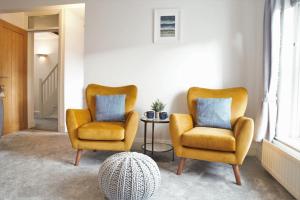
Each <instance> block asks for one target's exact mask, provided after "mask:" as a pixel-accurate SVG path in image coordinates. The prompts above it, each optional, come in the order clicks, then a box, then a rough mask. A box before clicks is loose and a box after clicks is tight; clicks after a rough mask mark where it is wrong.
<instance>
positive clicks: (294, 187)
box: [262, 141, 300, 200]
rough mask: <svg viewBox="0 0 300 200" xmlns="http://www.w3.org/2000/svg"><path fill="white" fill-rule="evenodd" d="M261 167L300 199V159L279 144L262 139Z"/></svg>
mask: <svg viewBox="0 0 300 200" xmlns="http://www.w3.org/2000/svg"><path fill="white" fill-rule="evenodd" d="M262 165H263V167H264V168H265V169H266V170H267V171H268V172H269V173H270V174H271V175H272V176H273V177H274V178H275V179H276V180H277V181H278V182H279V183H280V184H281V185H283V186H284V187H285V188H286V189H287V190H288V191H289V192H290V193H291V194H292V195H293V196H294V197H296V199H298V200H300V160H299V158H297V157H296V156H294V155H291V154H289V153H287V151H285V150H283V149H282V148H280V147H279V146H277V145H275V144H273V143H270V142H268V141H263V148H262Z"/></svg>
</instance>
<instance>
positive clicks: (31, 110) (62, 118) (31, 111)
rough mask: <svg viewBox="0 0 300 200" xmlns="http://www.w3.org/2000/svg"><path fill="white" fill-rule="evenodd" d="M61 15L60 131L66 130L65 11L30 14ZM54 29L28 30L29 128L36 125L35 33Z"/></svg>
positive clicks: (59, 30) (59, 69)
mask: <svg viewBox="0 0 300 200" xmlns="http://www.w3.org/2000/svg"><path fill="white" fill-rule="evenodd" d="M52 14H58V15H59V27H58V29H55V30H58V32H59V44H58V46H59V47H58V88H57V89H58V95H57V98H58V99H57V103H58V108H57V109H58V110H57V122H58V123H57V129H58V131H59V132H65V123H64V122H65V116H64V52H65V51H64V41H65V40H64V12H63V9H58V10H50V11H36V12H30V13H28V14H27V19H28V16H38V15H52ZM51 30H54V29H44V30H43V29H37V30H30V31H28V83H27V85H28V128H32V127H34V126H35V122H34V106H33V105H34V98H32V96H33V95H34V87H33V80H34V79H33V76H34V70H33V69H34V51H33V50H34V49H33V48H34V46H33V44H34V43H33V42H34V41H33V33H34V32H43V31H47V32H49V31H51Z"/></svg>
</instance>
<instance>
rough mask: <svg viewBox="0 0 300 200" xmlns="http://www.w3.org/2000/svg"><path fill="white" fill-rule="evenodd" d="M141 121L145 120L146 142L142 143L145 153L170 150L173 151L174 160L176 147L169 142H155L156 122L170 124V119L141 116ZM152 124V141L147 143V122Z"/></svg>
mask: <svg viewBox="0 0 300 200" xmlns="http://www.w3.org/2000/svg"><path fill="white" fill-rule="evenodd" d="M141 121H142V122H144V144H143V145H142V149H143V150H144V154H147V151H149V152H151V155H153V154H154V152H160V153H162V152H169V151H172V156H173V157H172V160H173V161H174V148H173V146H172V145H170V144H167V143H155V142H154V134H155V127H154V126H155V124H168V123H169V122H170V121H169V119H164V120H161V119H148V118H145V117H143V118H141ZM148 123H150V124H152V141H151V143H147V124H148Z"/></svg>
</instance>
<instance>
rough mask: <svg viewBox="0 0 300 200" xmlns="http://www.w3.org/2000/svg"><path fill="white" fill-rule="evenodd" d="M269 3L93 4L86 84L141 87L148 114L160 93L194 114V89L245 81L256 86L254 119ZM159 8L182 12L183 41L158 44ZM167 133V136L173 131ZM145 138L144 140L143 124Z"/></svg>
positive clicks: (136, 0)
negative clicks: (190, 94) (190, 103)
mask: <svg viewBox="0 0 300 200" xmlns="http://www.w3.org/2000/svg"><path fill="white" fill-rule="evenodd" d="M261 7H262V3H261V2H260V1H253V0H209V1H208V0H188V1H180V0H165V1H150V0H147V1H140V0H128V1H116V0H114V1H112V0H102V1H100V2H98V1H89V2H88V3H87V4H86V37H85V43H86V44H85V47H86V50H85V84H86V85H87V84H89V83H99V84H104V85H112V86H119V85H126V84H136V85H137V86H138V88H139V97H138V102H137V110H138V111H139V112H140V113H143V112H145V111H146V110H149V109H150V105H151V102H152V101H153V100H155V99H156V98H160V99H161V100H162V101H163V102H165V103H166V104H167V108H166V110H167V111H168V112H170V113H173V112H187V104H186V91H187V90H188V88H189V87H191V86H199V87H208V88H224V87H236V86H244V87H246V88H247V89H248V91H249V106H248V109H247V114H248V115H249V116H250V117H254V116H255V113H256V110H257V106H258V96H259V93H258V91H259V90H257V81H256V80H255V79H256V77H257V73H258V72H257V69H259V68H260V67H261V65H260V61H258V59H260V58H259V57H258V53H257V52H259V50H260V49H261V45H260V44H259V43H258V42H257V41H258V40H259V38H260V37H261V36H260V35H259V34H258V31H259V28H258V23H257V22H258V21H260V20H261V13H258V11H261ZM154 8H178V9H180V12H181V19H180V21H181V34H180V35H181V41H180V43H179V44H170V45H159V44H153V43H152V37H153V28H152V27H153V9H154ZM95 19H97V20H95ZM259 25H261V23H259ZM258 87H259V86H258ZM159 135H160V136H159V138H163V139H167V138H168V133H167V130H166V128H165V129H161V130H160V131H159ZM138 137H143V135H142V125H141V127H140V134H139V135H138ZM157 138H158V137H157Z"/></svg>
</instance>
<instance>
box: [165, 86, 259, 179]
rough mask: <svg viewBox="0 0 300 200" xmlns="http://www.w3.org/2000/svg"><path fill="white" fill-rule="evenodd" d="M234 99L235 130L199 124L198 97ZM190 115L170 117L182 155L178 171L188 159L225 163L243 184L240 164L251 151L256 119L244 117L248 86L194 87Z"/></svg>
mask: <svg viewBox="0 0 300 200" xmlns="http://www.w3.org/2000/svg"><path fill="white" fill-rule="evenodd" d="M200 97H202V98H228V97H231V98H232V105H231V125H232V127H233V129H232V130H227V129H220V128H208V127H195V115H196V109H195V99H197V98H200ZM187 101H188V108H189V112H190V114H172V115H171V116H170V134H171V140H172V143H173V145H174V149H175V153H176V155H177V156H178V157H180V162H179V165H178V169H177V174H178V175H180V174H181V173H182V171H183V168H184V164H185V161H186V158H190V159H196V160H206V161H210V162H222V163H227V164H231V165H232V167H233V171H234V175H235V178H236V183H237V184H238V185H241V180H240V172H239V166H240V165H242V163H243V161H244V159H245V157H246V154H247V152H248V151H249V148H250V145H251V141H252V138H253V131H254V123H253V120H252V119H250V118H247V117H244V113H245V110H246V107H247V101H248V94H247V91H246V89H244V88H229V89H221V90H214V89H204V88H197V87H192V88H190V89H189V91H188V95H187Z"/></svg>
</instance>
